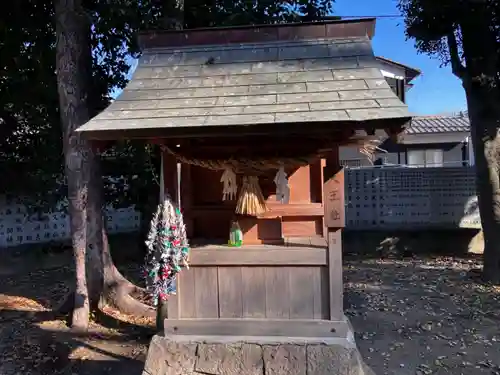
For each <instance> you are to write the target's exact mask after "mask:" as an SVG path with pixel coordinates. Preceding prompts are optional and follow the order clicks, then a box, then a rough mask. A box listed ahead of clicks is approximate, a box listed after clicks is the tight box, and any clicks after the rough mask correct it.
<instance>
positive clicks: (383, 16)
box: [327, 14, 404, 20]
mask: <svg viewBox="0 0 500 375" xmlns="http://www.w3.org/2000/svg"><path fill="white" fill-rule="evenodd" d="M329 17H332V18H335V17H337V16H336V15H332V16H328V17H327V18H329ZM338 17H340V18H341V20H343V19H346V18H404V16H403V15H401V14H399V15H397V14H394V15H391V14H382V15H378V16H342V15H339V16H338Z"/></svg>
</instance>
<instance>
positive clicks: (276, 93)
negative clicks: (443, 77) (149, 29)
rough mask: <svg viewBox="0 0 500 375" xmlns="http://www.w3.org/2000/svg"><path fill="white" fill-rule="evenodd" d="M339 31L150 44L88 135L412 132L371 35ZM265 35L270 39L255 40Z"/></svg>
mask: <svg viewBox="0 0 500 375" xmlns="http://www.w3.org/2000/svg"><path fill="white" fill-rule="evenodd" d="M343 22H344V23H347V21H343ZM362 22H363V21H358V23H362ZM373 22H374V21H373ZM338 24H339V22H337V25H333V27H332V22H325V23H315V24H312V25H307V26H304V25H285V26H283V25H281V26H279V27H278V26H268V27H265V28H262V30H265V33H264V32H263V31H260V30H261V29H258V27H252V28H248V27H247V28H246V29H244V28H243V29H242V28H239V29H238V28H230V29H225V30H223V32H224V33H226V34H227V35H229V36H230V37H228V36H227V35H225V36H224V38H226V40H225V43H217V44H209V43H207V42H206V41H207V38H208V36H207V37H206V38H205V39H203V37H205V36H206V35H207V33H208V34H210V33H213V32H215V31H217V33H218V34H217V35H219V36H220V35H224V34H221V31H220V30H217V29H211V30H208V31H205V34H196V33H195V31H185V32H183V33H184V34H179V33H177V34H171V35H174V36H176V35H177V36H179V35H181V38H180V39H179V38H172V37H170V40H175V41H176V42H175V43H173V44H175V45H174V46H172V45H170V46H167V47H158V45H155V44H154V43H152V42H151V38H150V39H146V42H145V43H143V44H145V45H146V47H147V48H145V50H144V52H143V55H142V57H141V58H140V60H139V64H138V68H137V69H136V71H135V73H134V75H133V77H132V80H131V81H130V83H129V84H128V85H127V87H126V88H125V89H124V90H123V92H122V93H121V95H120V96H119V97H118V98H117V99H116V100H115V101H114V102H113V103H112V104H111V105H110V106H109V107H108V108H107V109H106V110H104V111H103V112H102V113H100V114H99V115H98V116H96V117H94V118H93V119H92V120H91V121H89V122H88V123H87V124H85V125H84V126H82V127H81V128H80V129H79V131H84V132H90V133H98V132H99V133H100V132H106V131H115V132H116V131H123V132H127V131H130V130H136V131H137V130H139V129H150V130H151V129H153V128H162V129H174V128H175V129H177V130H178V129H179V128H184V129H193V128H196V127H220V126H232V127H235V126H253V125H263V124H269V125H272V124H289V123H314V122H316V123H317V122H322V123H325V122H337V121H342V122H350V123H352V124H356V123H358V124H359V123H360V122H363V121H371V120H381V119H393V120H394V119H400V120H401V121H400V124H401V125H402V124H403V123H404V122H405V121H407V120H408V119H409V118H410V114H409V113H408V109H407V106H406V105H405V104H404V103H402V102H401V101H400V100H399V98H398V97H397V96H396V95H395V94H394V93H393V91H392V90H391V88H390V87H389V85H388V84H387V82H386V80H385V79H384V77H383V76H382V73H381V72H380V69H379V63H378V61H377V60H376V59H375V56H374V55H373V51H372V46H371V41H370V36H369V34H368V33H367V32H366V30H363V34H361V33H360V32H359V30H358V32H357V33H356V32H350V31H349V30H351V29H349V27H347V26H349V25H347V26H346V25H340V26H342V27H339V26H338ZM358 29H359V28H358ZM214 30H215V31H214ZM353 30H354V29H353ZM351 31H352V30H351ZM231 33H232V34H231ZM259 33H260V34H263V33H264V34H263V35H265V38H263V37H262V35H261V36H260V37H259V38H255V35H257V34H259ZM345 34H349V35H345ZM155 37H156V36H153V39H154V38H155ZM182 37H184V39H182ZM197 38H198V39H197ZM179 40H180V42H179Z"/></svg>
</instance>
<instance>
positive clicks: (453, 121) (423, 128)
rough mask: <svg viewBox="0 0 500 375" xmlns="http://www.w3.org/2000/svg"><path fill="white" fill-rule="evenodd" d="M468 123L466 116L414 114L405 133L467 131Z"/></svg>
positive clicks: (468, 129) (468, 130)
mask: <svg viewBox="0 0 500 375" xmlns="http://www.w3.org/2000/svg"><path fill="white" fill-rule="evenodd" d="M468 132H470V123H469V118H468V117H467V116H416V117H413V118H412V120H411V123H410V126H409V127H408V128H406V130H405V134H436V133H468Z"/></svg>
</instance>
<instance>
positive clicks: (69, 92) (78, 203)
mask: <svg viewBox="0 0 500 375" xmlns="http://www.w3.org/2000/svg"><path fill="white" fill-rule="evenodd" d="M54 7H55V14H56V33H57V46H56V53H57V57H56V69H57V86H58V93H59V105H60V114H61V124H62V128H63V129H62V132H63V149H64V156H65V167H66V178H67V184H68V201H69V216H70V230H71V237H72V245H73V252H74V258H75V267H76V286H75V293H74V305H73V315H72V319H71V325H72V327H73V328H75V329H78V330H86V329H87V328H88V324H89V310H90V301H89V293H88V284H87V279H86V271H85V265H86V261H85V257H86V253H87V252H86V245H87V241H86V236H87V233H86V232H87V225H86V224H87V223H86V220H87V216H86V203H87V195H88V188H89V179H90V172H91V165H90V163H89V161H90V160H91V159H92V151H91V149H90V147H89V145H88V143H87V142H85V141H84V140H83V139H81V137H80V135H79V134H78V133H76V132H75V129H77V128H78V127H79V126H80V125H82V124H84V123H85V122H87V121H88V119H89V114H88V110H87V106H86V98H87V90H86V82H85V77H86V75H85V74H82V73H85V71H84V70H85V68H86V66H87V64H86V62H85V59H86V58H87V57H86V56H85V53H84V51H83V50H82V45H83V43H85V39H86V38H85V35H86V32H87V31H86V22H85V19H84V14H83V9H82V6H81V4H80V1H79V0H54ZM82 37H83V38H82Z"/></svg>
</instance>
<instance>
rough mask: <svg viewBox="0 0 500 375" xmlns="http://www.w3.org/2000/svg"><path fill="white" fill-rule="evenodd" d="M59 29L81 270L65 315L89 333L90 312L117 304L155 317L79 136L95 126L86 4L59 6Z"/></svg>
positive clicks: (67, 0) (94, 162)
mask: <svg viewBox="0 0 500 375" xmlns="http://www.w3.org/2000/svg"><path fill="white" fill-rule="evenodd" d="M54 7H55V14H56V23H57V26H56V27H57V29H56V32H57V47H56V50H57V62H56V68H57V80H58V92H59V102H60V113H61V123H62V127H63V148H64V155H65V167H66V178H67V183H68V201H69V215H70V230H71V236H72V245H73V252H74V259H75V268H76V285H75V289H74V292H73V293H72V294H71V295H70V296H68V300H67V301H66V302H65V303H64V304H63V307H62V309H63V310H67V311H68V312H70V311H72V316H71V326H72V328H74V329H77V330H86V329H87V328H88V325H89V312H90V310H91V309H97V308H98V306H99V303H100V302H103V301H106V302H112V303H113V304H114V305H115V306H117V307H118V308H119V309H120V310H122V311H123V312H125V313H130V314H136V315H143V316H154V310H153V309H152V308H150V307H149V306H147V305H144V304H142V303H141V302H139V301H136V300H134V299H133V298H132V297H131V296H130V293H131V292H133V291H134V290H136V291H138V290H140V288H137V287H136V286H134V285H133V284H132V283H130V282H129V281H128V280H126V279H125V278H124V277H123V276H122V275H121V274H120V272H119V271H118V270H117V269H116V267H115V265H114V264H113V260H112V258H111V254H110V251H109V244H108V239H107V234H106V230H105V225H104V224H105V222H104V218H103V211H102V209H103V196H102V194H103V189H102V176H101V170H100V163H99V157H98V156H97V155H96V154H95V153H94V152H93V150H92V148H91V144H90V143H89V142H88V141H86V140H84V139H83V138H82V137H81V136H80V134H79V133H77V132H75V130H76V129H77V128H78V127H79V126H80V125H82V124H84V123H86V122H87V121H88V120H89V108H88V93H89V89H90V88H89V87H88V82H90V80H89V79H88V77H89V76H90V74H91V72H90V69H91V57H92V56H91V50H90V44H89V35H90V34H89V33H90V25H89V22H88V19H87V16H86V14H85V12H84V9H83V6H82V4H81V2H80V0H54Z"/></svg>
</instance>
